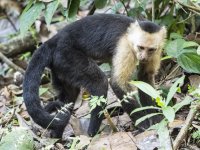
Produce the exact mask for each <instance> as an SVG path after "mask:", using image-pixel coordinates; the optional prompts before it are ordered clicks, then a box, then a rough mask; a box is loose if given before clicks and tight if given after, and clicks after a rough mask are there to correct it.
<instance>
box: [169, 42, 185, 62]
mask: <svg viewBox="0 0 200 150" xmlns="http://www.w3.org/2000/svg"><path fill="white" fill-rule="evenodd" d="M184 42H185V40H183V39H176V40H173V41H168V42H167V44H166V46H165V51H166V52H167V55H169V56H173V57H175V58H177V56H178V50H179V49H183V44H184Z"/></svg>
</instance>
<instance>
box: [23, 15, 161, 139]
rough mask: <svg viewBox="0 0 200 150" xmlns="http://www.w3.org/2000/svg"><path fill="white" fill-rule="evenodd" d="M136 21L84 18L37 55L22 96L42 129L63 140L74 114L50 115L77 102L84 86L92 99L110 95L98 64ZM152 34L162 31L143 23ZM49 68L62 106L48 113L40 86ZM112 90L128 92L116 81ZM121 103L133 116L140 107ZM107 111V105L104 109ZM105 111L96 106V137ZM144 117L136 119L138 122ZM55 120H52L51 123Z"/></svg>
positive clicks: (118, 17) (93, 126)
mask: <svg viewBox="0 0 200 150" xmlns="http://www.w3.org/2000/svg"><path fill="white" fill-rule="evenodd" d="M133 22H134V20H133V19H131V18H129V17H125V16H121V15H109V14H99V15H93V16H88V17H85V18H84V19H81V20H78V21H76V22H74V23H72V24H70V25H67V26H66V27H65V28H64V29H63V30H61V31H60V32H59V33H57V35H55V36H54V37H53V38H51V39H50V40H48V41H47V42H45V43H44V44H43V45H42V46H40V48H38V50H37V51H36V52H35V53H34V55H33V57H32V60H31V61H30V63H29V66H28V68H27V70H26V74H25V78H24V83H23V91H24V94H23V97H24V101H25V104H26V107H27V111H28V113H29V114H30V116H31V117H32V119H33V120H34V121H35V122H36V123H37V124H39V125H41V126H42V127H43V128H47V127H48V128H49V129H51V130H53V131H54V133H55V134H54V135H53V136H54V137H61V136H62V132H63V130H64V127H65V126H66V124H67V123H68V121H69V118H70V111H65V113H58V115H57V116H56V119H53V118H54V116H53V115H50V114H49V112H51V111H52V110H53V109H55V108H54V106H55V105H57V107H58V108H60V107H61V106H63V105H64V104H66V103H70V102H74V101H75V100H76V99H77V96H78V94H79V92H80V87H84V88H86V89H87V90H88V91H89V92H90V94H91V95H95V96H102V95H103V96H104V97H106V96H107V90H108V80H107V77H106V76H105V74H104V73H103V72H102V71H101V70H100V69H99V67H98V66H97V64H96V63H95V61H94V60H108V59H111V58H112V56H113V55H114V54H115V49H116V45H117V42H118V40H119V38H120V37H122V35H123V34H125V32H126V30H127V28H128V27H129V25H130V24H131V23H133ZM140 24H141V27H142V28H143V29H144V30H145V31H147V32H150V33H152V32H157V31H158V30H159V29H160V27H159V26H157V25H155V24H153V23H151V22H146V21H145V23H142V22H140ZM45 67H49V68H50V69H51V71H52V80H53V85H54V87H55V89H56V90H57V91H58V100H59V101H58V102H55V103H52V104H49V105H48V106H47V107H46V108H45V109H44V108H43V107H42V106H41V104H40V98H39V96H38V95H39V92H38V91H39V85H40V81H41V79H40V78H41V75H42V73H43V70H44V68H45ZM111 86H112V88H113V90H114V92H115V93H116V95H117V96H118V98H120V99H122V98H123V95H124V94H125V93H124V92H123V90H122V89H120V88H119V87H118V85H117V83H115V82H112V81H111ZM131 103H132V104H130V103H125V102H123V103H122V106H123V108H124V110H125V111H127V112H128V113H129V114H130V112H131V111H132V110H133V109H135V108H137V107H139V105H138V104H137V102H135V101H132V102H131ZM104 107H105V106H104ZM101 110H102V107H96V108H95V109H94V110H93V111H92V112H91V120H90V125H89V129H88V133H89V135H91V136H93V135H95V134H96V133H97V131H98V129H99V127H100V124H101V121H102V116H100V117H99V115H98V113H99V112H100V111H101ZM140 116H141V114H140V115H137V116H131V117H132V119H133V121H135V119H137V118H139V117H140ZM52 120H53V121H52Z"/></svg>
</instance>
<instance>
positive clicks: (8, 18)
mask: <svg viewBox="0 0 200 150" xmlns="http://www.w3.org/2000/svg"><path fill="white" fill-rule="evenodd" d="M3 13H4V14H5V16H6V19H7V20H8V21H9V22H10V24H11V26H12V27H13V29H14V30H15V31H16V32H17V31H18V30H17V28H16V27H15V24H14V23H13V21H12V20H11V19H10V17H9V16H8V14H7V13H6V11H3Z"/></svg>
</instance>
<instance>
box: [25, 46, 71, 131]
mask: <svg viewBox="0 0 200 150" xmlns="http://www.w3.org/2000/svg"><path fill="white" fill-rule="evenodd" d="M52 56H53V49H52V48H48V45H47V44H43V45H42V46H41V47H40V48H39V49H38V50H37V51H36V52H35V53H34V55H33V57H32V59H31V61H30V63H29V66H28V68H27V70H26V73H25V77H24V82H23V98H24V102H25V105H26V108H27V111H28V113H29V115H30V116H31V118H32V119H33V120H34V121H35V122H36V123H37V124H38V125H40V126H42V127H43V128H47V127H48V128H49V129H52V130H62V129H63V130H64V127H65V126H66V124H67V123H68V121H69V118H70V114H69V112H68V111H66V110H65V112H64V113H63V112H59V113H58V114H57V115H56V116H53V115H51V114H49V113H48V112H47V111H46V110H45V109H44V108H43V107H42V106H41V104H40V98H39V86H40V82H41V76H42V73H43V71H44V69H45V67H46V66H48V65H50V64H51V62H52Z"/></svg>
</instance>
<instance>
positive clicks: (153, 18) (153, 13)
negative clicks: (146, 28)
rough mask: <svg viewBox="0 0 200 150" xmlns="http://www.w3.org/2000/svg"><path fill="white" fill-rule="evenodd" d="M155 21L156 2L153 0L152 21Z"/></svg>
mask: <svg viewBox="0 0 200 150" xmlns="http://www.w3.org/2000/svg"><path fill="white" fill-rule="evenodd" d="M154 21H155V4H154V0H152V22H154Z"/></svg>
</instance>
